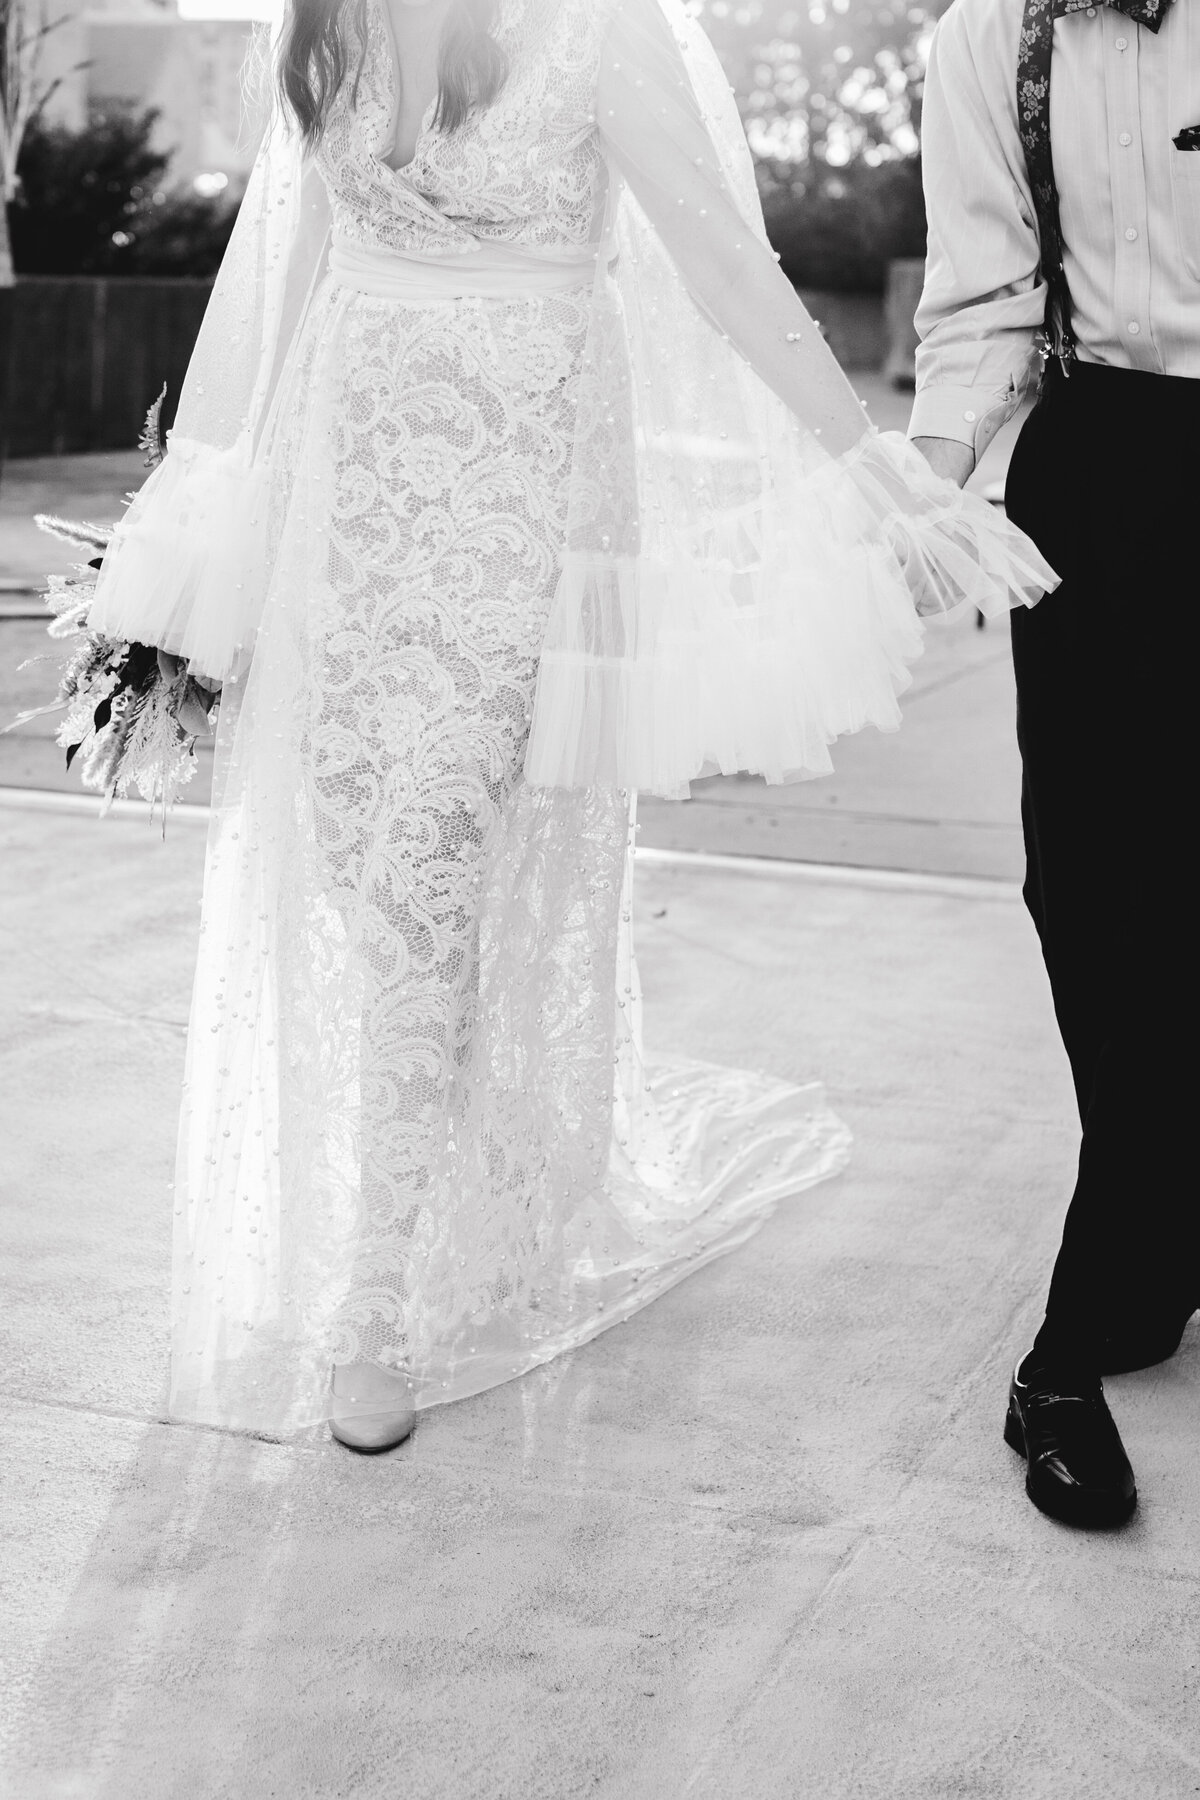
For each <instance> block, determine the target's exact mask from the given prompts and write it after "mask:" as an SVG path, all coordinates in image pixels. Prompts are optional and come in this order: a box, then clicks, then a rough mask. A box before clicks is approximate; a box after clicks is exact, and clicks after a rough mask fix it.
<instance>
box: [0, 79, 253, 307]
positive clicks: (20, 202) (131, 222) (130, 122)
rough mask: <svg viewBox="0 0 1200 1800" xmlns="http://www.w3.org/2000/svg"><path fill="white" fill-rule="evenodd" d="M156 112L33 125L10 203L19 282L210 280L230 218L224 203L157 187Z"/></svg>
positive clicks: (164, 164) (160, 157) (160, 168)
mask: <svg viewBox="0 0 1200 1800" xmlns="http://www.w3.org/2000/svg"><path fill="white" fill-rule="evenodd" d="M156 117H157V115H156V114H155V113H154V112H152V111H150V112H143V113H134V112H128V111H123V110H112V111H108V112H105V113H98V114H97V115H96V117H95V118H94V119H93V120H92V121H91V122H90V123H89V124H88V125H87V127H86V128H85V129H84V130H83V131H78V132H72V131H66V130H64V129H62V128H61V127H58V126H45V125H42V124H40V123H37V122H35V123H34V125H33V126H32V127H31V128H30V129H29V130H28V131H27V132H26V134H25V141H24V144H23V145H22V147H21V153H20V156H19V158H18V161H17V191H16V195H15V197H14V199H13V201H12V203H11V204H10V206H9V230H10V233H11V237H12V249H13V260H14V262H15V264H16V267H17V269H18V270H19V271H20V273H21V274H26V275H33V274H37V275H212V274H214V273H215V271H216V268H217V265H218V264H219V262H220V260H221V257H222V255H223V253H224V250H225V246H226V244H227V243H228V241H229V234H230V232H231V231H232V229H233V221H234V219H235V218H236V216H237V207H236V205H234V204H231V203H230V202H229V201H227V200H225V199H210V198H205V197H204V196H202V195H199V194H197V193H195V192H193V191H192V190H191V189H188V188H182V189H175V190H170V189H168V188H167V187H165V186H164V182H165V180H166V174H167V168H168V165H169V163H170V157H169V156H167V155H164V154H163V153H162V152H161V151H158V150H155V149H153V148H152V146H151V137H152V134H153V131H154V126H155V121H156Z"/></svg>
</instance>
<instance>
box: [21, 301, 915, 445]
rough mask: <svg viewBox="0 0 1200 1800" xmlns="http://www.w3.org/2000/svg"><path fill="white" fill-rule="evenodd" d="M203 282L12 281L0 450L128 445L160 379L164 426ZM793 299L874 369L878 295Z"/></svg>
mask: <svg viewBox="0 0 1200 1800" xmlns="http://www.w3.org/2000/svg"><path fill="white" fill-rule="evenodd" d="M211 287H212V283H211V282H210V281H190V280H186V279H161V280H155V279H150V278H144V279H143V278H134V277H114V278H108V277H105V276H94V275H26V276H23V277H22V278H21V279H20V280H19V281H18V282H17V285H16V288H15V289H14V290H13V291H12V294H11V296H10V305H11V312H10V315H9V327H10V329H9V331H8V334H7V335H8V382H7V389H8V405H7V408H6V410H7V414H8V418H7V431H6V433H5V437H6V440H7V442H6V452H7V454H8V455H9V456H55V455H62V454H64V453H72V452H80V451H86V450H129V449H132V448H133V446H134V445H135V444H136V443H137V439H138V433H139V432H140V430H141V428H142V421H143V419H144V418H145V416H146V409H147V407H148V406H149V405H150V403H151V401H152V400H153V399H154V397H155V395H156V394H157V393H158V391H159V389H160V388H161V387H162V385H163V383H164V382H165V383H166V385H167V403H166V406H165V408H164V413H163V418H164V423H167V424H169V423H170V421H171V419H172V418H173V416H174V411H175V403H176V401H177V400H178V398H179V390H180V386H181V384H182V381H183V376H184V371H185V370H186V368H187V363H188V357H189V356H190V355H191V351H192V345H193V343H194V342H195V338H196V333H197V331H198V330H199V328H200V320H201V318H202V317H203V315H204V307H205V304H206V302H207V300H208V295H209V292H210V289H211ZM801 297H802V299H803V300H804V302H805V304H806V306H807V307H808V309H809V311H810V312H811V313H812V314H813V315H814V317H815V318H817V319H819V320H820V321H821V325H822V328H823V330H824V331H825V335H826V337H827V338H828V340H829V344H830V347H831V348H832V350H833V352H834V354H835V355H836V356H837V358H838V360H839V361H840V362H841V364H842V366H843V367H844V368H847V369H879V368H881V367H882V366H883V363H884V360H885V357H886V354H887V333H886V329H885V322H884V307H883V300H882V297H881V296H879V295H877V294H834V293H822V292H816V291H813V292H808V291H806V292H804V293H803V294H802V296H801Z"/></svg>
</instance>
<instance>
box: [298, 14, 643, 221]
mask: <svg viewBox="0 0 1200 1800" xmlns="http://www.w3.org/2000/svg"><path fill="white" fill-rule="evenodd" d="M384 4H386V0H369V7H370V10H369V12H368V15H367V56H366V61H365V64H364V67H363V71H362V76H361V78H360V81H359V84H358V93H357V96H356V97H355V99H354V101H353V105H352V104H351V96H350V93H349V91H348V89H347V90H344V91H343V93H342V95H341V96H340V97H339V99H338V101H337V103H336V104H335V106H334V108H333V110H332V112H331V115H330V120H329V126H328V129H327V131H326V135H325V138H324V140H323V142H322V145H321V149H320V151H319V153H318V161H319V164H320V168H321V172H322V175H323V176H324V179H325V181H326V184H327V186H328V188H329V193H330V199H331V201H332V205H333V220H334V230H335V231H336V233H337V234H338V235H339V236H341V237H344V238H347V239H348V240H350V241H352V242H354V243H359V244H370V245H373V246H383V247H385V248H388V249H392V250H401V251H409V252H420V253H422V254H426V255H428V254H431V253H432V254H437V253H445V254H453V253H454V252H455V251H463V250H468V249H471V248H472V247H473V246H474V245H475V244H477V243H504V244H520V245H525V246H530V247H532V246H536V247H538V248H542V249H551V250H552V249H563V248H578V247H580V246H582V245H585V244H587V243H588V242H589V241H591V239H592V238H593V237H594V236H595V235H596V233H595V225H596V219H597V214H598V209H599V208H600V206H601V205H602V203H603V197H604V192H605V187H606V181H607V177H606V165H605V161H604V156H603V153H602V151H601V148H600V144H599V139H598V137H597V133H596V119H595V95H596V69H597V63H598V60H599V55H600V49H601V46H602V44H603V41H604V35H605V31H606V28H607V20H608V15H609V13H610V12H611V9H612V0H508V4H507V5H506V7H505V8H504V10H503V14H502V18H501V24H500V29H499V32H498V36H499V40H500V42H501V44H502V46H503V48H504V50H505V51H506V53H507V56H508V62H509V74H508V78H507V80H506V81H505V84H504V87H503V89H502V90H501V92H500V94H499V96H498V97H497V99H496V100H495V102H494V103H493V104H492V105H491V106H489V107H488V108H487V109H486V110H485V111H483V112H481V113H476V114H473V115H472V116H471V117H470V118H469V119H468V120H467V121H466V123H465V124H464V125H462V126H461V127H460V128H459V129H458V130H457V131H455V132H454V133H453V134H451V135H450V136H446V135H443V134H442V133H439V132H436V131H432V130H430V129H428V126H427V128H426V129H425V130H424V131H422V133H421V134H420V137H419V139H418V142H417V147H416V153H415V155H414V157H413V160H412V161H411V162H410V163H408V164H407V165H406V166H405V167H404V168H403V169H399V170H394V169H391V168H389V167H388V165H387V164H386V163H385V162H384V161H383V160H382V158H383V157H384V156H385V155H386V154H387V151H388V148H389V146H388V141H387V139H388V132H389V129H390V127H391V123H392V119H393V115H394V109H395V103H396V72H395V65H394V61H393V52H392V48H391V39H390V36H389V32H388V27H387V24H386V21H385V19H384V16H383V14H382V12H381V10H380V9H381V7H382V6H383V5H384Z"/></svg>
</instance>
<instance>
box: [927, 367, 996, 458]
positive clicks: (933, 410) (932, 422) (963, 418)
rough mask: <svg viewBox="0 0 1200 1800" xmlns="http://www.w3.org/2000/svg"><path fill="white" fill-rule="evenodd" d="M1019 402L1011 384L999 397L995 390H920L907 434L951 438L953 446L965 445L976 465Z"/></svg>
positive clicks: (944, 388) (967, 388) (941, 388)
mask: <svg viewBox="0 0 1200 1800" xmlns="http://www.w3.org/2000/svg"><path fill="white" fill-rule="evenodd" d="M1019 399H1020V395H1019V393H1018V392H1017V389H1016V386H1015V384H1014V385H1013V386H1012V387H1010V388H1009V389H1008V390H1007V392H1005V393H1002V394H998V393H997V392H996V390H995V388H969V387H927V388H922V389H921V391H920V392H919V393H918V395H917V397H916V399H915V400H914V401H913V409H912V417H911V418H910V420H909V423H908V435H909V437H910V438H916V437H939V438H952V439H953V440H954V442H955V443H956V444H967V445H969V447H970V448H971V449H972V450H973V451H974V452H975V460H976V462H978V461H979V458H980V457H981V456H982V455H983V453H984V451H985V450H986V449H987V447H988V445H989V444H990V443H991V441H992V439H993V438H994V437H995V435H996V433H997V432H998V431H999V429H1000V427H1001V426H1002V425H1003V424H1004V423H1005V422H1006V421H1007V420H1008V419H1011V418H1012V416H1013V414H1014V413H1015V412H1016V410H1017V403H1018V401H1019Z"/></svg>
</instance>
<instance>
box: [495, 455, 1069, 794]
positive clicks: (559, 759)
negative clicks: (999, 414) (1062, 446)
mask: <svg viewBox="0 0 1200 1800" xmlns="http://www.w3.org/2000/svg"><path fill="white" fill-rule="evenodd" d="M1057 579H1058V578H1057V576H1056V575H1055V573H1054V570H1053V569H1051V567H1050V566H1049V564H1048V563H1047V562H1046V561H1045V559H1044V557H1042V556H1041V554H1040V553H1039V551H1038V550H1037V548H1036V547H1035V545H1034V544H1033V543H1032V542H1031V541H1030V540H1029V539H1028V538H1027V537H1025V535H1024V534H1023V533H1022V532H1020V531H1018V530H1017V529H1016V527H1015V526H1013V525H1011V524H1010V523H1009V522H1008V521H1007V520H1006V519H1005V518H1004V516H1003V514H1002V513H1000V512H999V511H998V510H996V509H995V508H993V507H991V506H989V505H988V504H987V503H986V502H985V501H983V500H981V499H979V498H978V497H977V496H976V495H974V494H963V493H960V492H959V491H958V489H957V488H955V487H954V485H953V484H952V483H950V482H947V481H944V480H942V479H941V478H940V477H939V476H936V475H935V474H934V473H933V471H932V470H931V469H930V468H929V465H928V464H927V463H926V462H925V460H924V458H923V457H922V456H921V455H920V453H919V451H917V450H915V449H913V447H912V446H911V445H910V444H909V443H908V442H907V440H906V439H904V438H903V437H901V436H900V435H899V434H898V433H887V434H883V435H881V434H874V433H873V434H871V435H870V436H869V437H868V438H867V439H865V440H864V441H863V442H862V443H861V444H859V445H857V446H856V447H855V448H854V450H852V451H851V452H849V453H848V455H846V456H845V457H843V458H841V459H839V460H838V461H836V462H834V461H830V462H826V463H825V464H824V465H823V466H821V467H819V468H818V469H817V470H816V471H813V472H811V473H810V474H808V475H806V476H804V477H802V478H800V479H798V480H797V481H796V483H795V486H794V487H791V488H790V489H789V491H788V492H787V494H786V495H782V494H781V495H779V496H778V497H771V496H764V497H763V498H762V500H761V501H760V502H759V503H758V504H757V505H756V506H754V507H752V508H751V509H749V511H743V512H742V513H741V514H740V515H739V516H738V518H737V520H736V529H733V528H732V527H731V526H730V522H729V520H726V521H725V522H724V523H722V521H720V520H715V521H714V522H713V523H712V525H711V528H710V529H707V530H705V532H704V533H703V534H702V537H697V535H696V534H694V533H693V534H688V533H685V532H682V531H681V532H678V533H676V534H675V535H674V538H673V539H672V540H671V541H669V542H665V541H664V540H663V536H662V533H661V532H660V533H659V542H658V546H657V548H656V549H655V550H654V551H652V552H649V553H643V554H641V555H628V556H624V557H610V556H605V555H602V554H601V553H599V552H591V553H585V552H575V553H572V554H569V555H568V556H567V557H566V559H565V563H564V567H563V571H562V574H561V577H560V580H559V584H558V588H557V591H556V594H555V600H554V605H553V607H552V609H551V615H550V619H549V623H548V627H547V632H546V637H545V641H544V644H543V649H542V656H541V662H540V666H539V673H538V685H537V692H536V697H535V702H534V710H533V719H532V724H531V730H530V739H529V744H528V748H527V752H526V757H525V776H526V779H527V780H528V781H529V782H530V783H531V784H532V785H534V786H539V787H564V788H586V787H595V786H615V787H628V788H637V789H640V790H642V791H643V792H646V793H651V794H658V795H662V796H664V797H666V798H672V799H673V798H683V797H686V795H687V793H688V788H689V783H690V782H691V781H693V780H695V779H696V778H697V777H698V776H701V775H708V774H715V773H723V774H733V773H736V772H744V773H750V774H758V775H762V776H764V777H765V778H766V779H767V780H768V781H770V782H783V781H795V780H800V779H803V778H805V777H807V776H814V775H824V774H827V773H828V772H829V771H830V769H831V767H832V762H831V759H830V755H829V746H830V745H831V744H832V743H833V742H834V740H835V739H836V738H838V737H841V736H843V735H844V734H846V733H848V732H853V731H859V730H861V729H862V727H863V726H865V725H874V726H876V727H877V728H879V729H880V730H894V729H895V728H896V727H897V726H898V725H899V723H900V711H899V707H898V704H897V696H898V695H899V694H900V693H901V692H902V691H903V689H904V688H905V687H906V686H907V685H908V681H909V674H908V669H909V665H910V664H911V663H912V662H913V661H914V659H915V658H916V657H917V656H918V655H919V654H920V651H921V645H922V638H923V629H922V626H921V622H920V618H919V617H918V614H926V613H934V612H949V611H950V610H951V609H952V608H954V607H956V606H961V605H964V604H969V605H973V606H977V607H978V608H979V609H980V610H981V611H983V612H987V613H994V612H997V611H1002V610H1004V609H1006V608H1008V607H1010V606H1014V605H1021V604H1024V605H1031V604H1032V603H1033V602H1034V601H1035V600H1037V599H1038V598H1039V596H1040V595H1041V594H1042V593H1043V592H1044V591H1046V590H1047V589H1048V588H1051V587H1054V586H1055V585H1056V583H1057Z"/></svg>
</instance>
